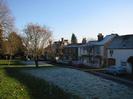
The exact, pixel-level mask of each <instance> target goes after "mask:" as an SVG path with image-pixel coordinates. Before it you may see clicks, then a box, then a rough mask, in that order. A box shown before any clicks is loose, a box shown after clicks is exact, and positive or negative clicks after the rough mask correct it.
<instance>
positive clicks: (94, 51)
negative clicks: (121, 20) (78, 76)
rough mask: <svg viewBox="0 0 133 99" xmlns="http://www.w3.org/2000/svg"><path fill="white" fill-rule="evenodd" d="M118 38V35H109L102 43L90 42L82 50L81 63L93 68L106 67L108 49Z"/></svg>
mask: <svg viewBox="0 0 133 99" xmlns="http://www.w3.org/2000/svg"><path fill="white" fill-rule="evenodd" d="M116 36H117V34H111V35H107V36H105V37H104V38H103V39H101V40H100V41H89V42H88V43H87V44H85V45H83V46H82V47H81V50H80V51H81V53H80V56H81V58H80V59H81V61H82V62H83V63H84V64H86V65H88V66H93V67H101V66H103V65H106V61H107V48H108V46H109V44H110V43H111V41H112V40H113V39H114V38H115V37H116Z"/></svg>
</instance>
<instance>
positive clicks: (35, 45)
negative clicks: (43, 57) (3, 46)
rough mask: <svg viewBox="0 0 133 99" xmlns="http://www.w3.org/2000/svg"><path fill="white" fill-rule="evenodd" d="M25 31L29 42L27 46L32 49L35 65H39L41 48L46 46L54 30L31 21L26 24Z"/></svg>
mask: <svg viewBox="0 0 133 99" xmlns="http://www.w3.org/2000/svg"><path fill="white" fill-rule="evenodd" d="M24 33H25V35H26V39H27V43H28V44H27V45H28V46H27V47H29V48H28V49H30V50H31V53H32V55H33V57H34V61H35V65H36V67H38V56H39V53H40V49H42V48H44V46H45V44H46V43H47V42H48V40H49V39H50V37H51V36H52V32H51V31H50V30H49V29H48V28H46V27H43V26H40V25H38V24H33V23H31V24H28V25H27V26H26V28H25V29H24Z"/></svg>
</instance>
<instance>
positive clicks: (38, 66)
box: [34, 57, 39, 67]
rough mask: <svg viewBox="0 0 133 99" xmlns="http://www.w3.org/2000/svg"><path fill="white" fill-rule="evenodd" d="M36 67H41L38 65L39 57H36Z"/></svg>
mask: <svg viewBox="0 0 133 99" xmlns="http://www.w3.org/2000/svg"><path fill="white" fill-rule="evenodd" d="M34 60H35V65H36V67H39V65H38V57H35V59H34Z"/></svg>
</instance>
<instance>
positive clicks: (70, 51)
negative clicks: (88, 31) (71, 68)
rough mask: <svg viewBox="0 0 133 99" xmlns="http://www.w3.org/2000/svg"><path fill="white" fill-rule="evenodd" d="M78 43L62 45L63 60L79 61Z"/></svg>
mask: <svg viewBox="0 0 133 99" xmlns="http://www.w3.org/2000/svg"><path fill="white" fill-rule="evenodd" d="M80 45H81V43H77V44H69V45H67V46H65V47H64V60H70V61H79V57H80Z"/></svg>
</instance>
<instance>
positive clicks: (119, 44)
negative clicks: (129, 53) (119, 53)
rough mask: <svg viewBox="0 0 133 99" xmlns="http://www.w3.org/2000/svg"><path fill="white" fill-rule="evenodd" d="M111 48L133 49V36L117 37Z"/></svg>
mask: <svg viewBox="0 0 133 99" xmlns="http://www.w3.org/2000/svg"><path fill="white" fill-rule="evenodd" d="M109 48H114V49H133V34H131V35H123V36H117V37H116V38H115V39H114V40H113V41H112V43H111V44H110V46H109Z"/></svg>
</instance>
